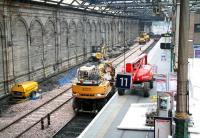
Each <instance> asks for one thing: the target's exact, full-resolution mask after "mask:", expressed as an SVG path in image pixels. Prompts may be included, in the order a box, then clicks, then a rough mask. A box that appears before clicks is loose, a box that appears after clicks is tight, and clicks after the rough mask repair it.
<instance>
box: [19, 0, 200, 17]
mask: <svg viewBox="0 0 200 138" xmlns="http://www.w3.org/2000/svg"><path fill="white" fill-rule="evenodd" d="M16 1H22V2H24V1H25V2H27V1H28V2H34V3H44V4H51V5H55V6H62V7H64V8H65V7H66V8H73V9H79V10H83V11H89V12H96V13H101V14H109V15H115V16H126V17H133V18H139V19H151V20H154V19H155V20H157V19H163V18H164V17H170V16H171V15H172V12H173V10H175V4H176V1H179V0H16ZM189 6H190V10H192V11H195V12H196V11H198V12H199V11H200V0H190V5H189Z"/></svg>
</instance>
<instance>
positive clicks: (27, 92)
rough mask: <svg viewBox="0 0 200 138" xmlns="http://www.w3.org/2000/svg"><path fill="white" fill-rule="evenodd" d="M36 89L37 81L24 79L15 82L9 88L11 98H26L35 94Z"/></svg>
mask: <svg viewBox="0 0 200 138" xmlns="http://www.w3.org/2000/svg"><path fill="white" fill-rule="evenodd" d="M37 91H38V82H35V81H26V82H19V83H16V84H15V85H14V86H13V87H12V88H11V94H12V98H14V99H26V98H29V97H33V96H35V95H36V93H37Z"/></svg>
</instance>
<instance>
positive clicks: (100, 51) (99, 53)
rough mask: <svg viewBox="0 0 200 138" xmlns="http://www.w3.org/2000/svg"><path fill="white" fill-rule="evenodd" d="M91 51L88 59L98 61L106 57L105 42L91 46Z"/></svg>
mask: <svg viewBox="0 0 200 138" xmlns="http://www.w3.org/2000/svg"><path fill="white" fill-rule="evenodd" d="M91 51H92V56H91V57H90V59H89V60H90V61H100V60H102V59H106V58H107V46H106V45H105V44H101V45H100V46H92V47H91Z"/></svg>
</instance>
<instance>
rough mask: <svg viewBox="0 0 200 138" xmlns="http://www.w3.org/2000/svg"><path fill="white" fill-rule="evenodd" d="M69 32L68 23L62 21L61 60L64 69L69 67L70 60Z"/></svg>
mask: <svg viewBox="0 0 200 138" xmlns="http://www.w3.org/2000/svg"><path fill="white" fill-rule="evenodd" d="M68 31H69V30H68V24H67V22H65V21H62V22H61V24H60V46H61V48H60V59H61V62H62V66H63V67H66V66H67V59H68V58H69V50H68Z"/></svg>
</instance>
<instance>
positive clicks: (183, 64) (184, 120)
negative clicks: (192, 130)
mask: <svg viewBox="0 0 200 138" xmlns="http://www.w3.org/2000/svg"><path fill="white" fill-rule="evenodd" d="M177 1H178V2H180V23H181V25H179V39H178V40H179V47H178V82H177V105H176V116H175V121H176V132H175V137H176V138H188V120H189V116H188V113H187V104H188V102H187V100H188V99H187V96H188V91H187V89H188V88H187V87H188V82H187V80H188V32H189V1H188V0H181V1H179V0H177ZM177 18H178V17H177Z"/></svg>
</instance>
